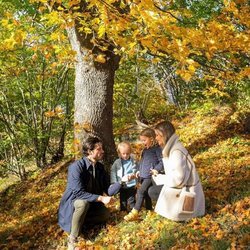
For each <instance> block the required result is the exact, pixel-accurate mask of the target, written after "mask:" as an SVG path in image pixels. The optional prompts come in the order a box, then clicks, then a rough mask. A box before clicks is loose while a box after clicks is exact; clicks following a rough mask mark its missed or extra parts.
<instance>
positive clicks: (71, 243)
mask: <svg viewBox="0 0 250 250" xmlns="http://www.w3.org/2000/svg"><path fill="white" fill-rule="evenodd" d="M77 242H78V241H77V238H75V237H72V236H69V238H68V250H78V249H79V247H77V246H76V244H77Z"/></svg>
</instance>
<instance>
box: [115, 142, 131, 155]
mask: <svg viewBox="0 0 250 250" xmlns="http://www.w3.org/2000/svg"><path fill="white" fill-rule="evenodd" d="M124 146H128V147H129V150H130V151H131V145H130V143H129V142H128V141H122V142H120V143H119V144H118V145H117V153H118V155H120V149H121V148H122V147H124Z"/></svg>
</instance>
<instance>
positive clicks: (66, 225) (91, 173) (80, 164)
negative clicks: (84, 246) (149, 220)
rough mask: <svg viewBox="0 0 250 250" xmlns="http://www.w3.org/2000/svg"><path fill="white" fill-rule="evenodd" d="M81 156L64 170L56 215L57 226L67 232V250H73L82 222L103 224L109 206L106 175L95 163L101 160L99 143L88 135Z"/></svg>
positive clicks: (101, 165) (98, 164) (100, 164)
mask: <svg viewBox="0 0 250 250" xmlns="http://www.w3.org/2000/svg"><path fill="white" fill-rule="evenodd" d="M83 155H84V157H83V158H82V159H80V160H78V161H75V162H74V163H72V164H71V165H70V166H69V168H68V179H67V187H66V190H65V192H64V194H63V197H62V199H61V202H60V205H59V212H58V221H59V225H60V227H61V228H62V229H63V230H64V231H66V232H69V233H70V235H69V239H68V249H69V250H73V249H75V243H76V241H77V237H78V236H79V235H80V232H81V228H82V226H83V223H84V224H85V223H86V224H100V223H104V222H106V221H107V219H108V218H109V211H108V209H107V208H106V207H105V204H108V203H110V201H111V200H112V198H111V197H110V196H103V193H106V194H107V193H108V192H107V191H108V188H109V176H108V174H107V172H106V171H105V169H104V166H103V164H102V163H100V162H99V161H100V160H101V159H102V158H103V155H104V151H103V148H102V142H101V140H100V139H99V138H98V137H94V136H91V137H89V138H88V139H87V140H86V141H85V142H84V143H83Z"/></svg>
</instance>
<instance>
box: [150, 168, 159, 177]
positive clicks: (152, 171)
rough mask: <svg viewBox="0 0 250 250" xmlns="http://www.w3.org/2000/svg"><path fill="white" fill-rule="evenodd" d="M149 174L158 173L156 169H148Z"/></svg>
mask: <svg viewBox="0 0 250 250" xmlns="http://www.w3.org/2000/svg"><path fill="white" fill-rule="evenodd" d="M150 174H151V175H154V176H156V175H158V171H157V170H156V169H150Z"/></svg>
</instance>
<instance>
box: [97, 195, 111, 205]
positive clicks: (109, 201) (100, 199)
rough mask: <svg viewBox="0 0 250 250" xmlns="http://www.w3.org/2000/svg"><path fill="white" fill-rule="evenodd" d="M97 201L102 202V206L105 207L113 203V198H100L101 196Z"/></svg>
mask: <svg viewBox="0 0 250 250" xmlns="http://www.w3.org/2000/svg"><path fill="white" fill-rule="evenodd" d="M97 201H99V202H102V203H103V204H105V205H107V204H109V203H111V202H113V201H114V198H112V197H111V196H102V195H100V196H99V197H98V198H97Z"/></svg>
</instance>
